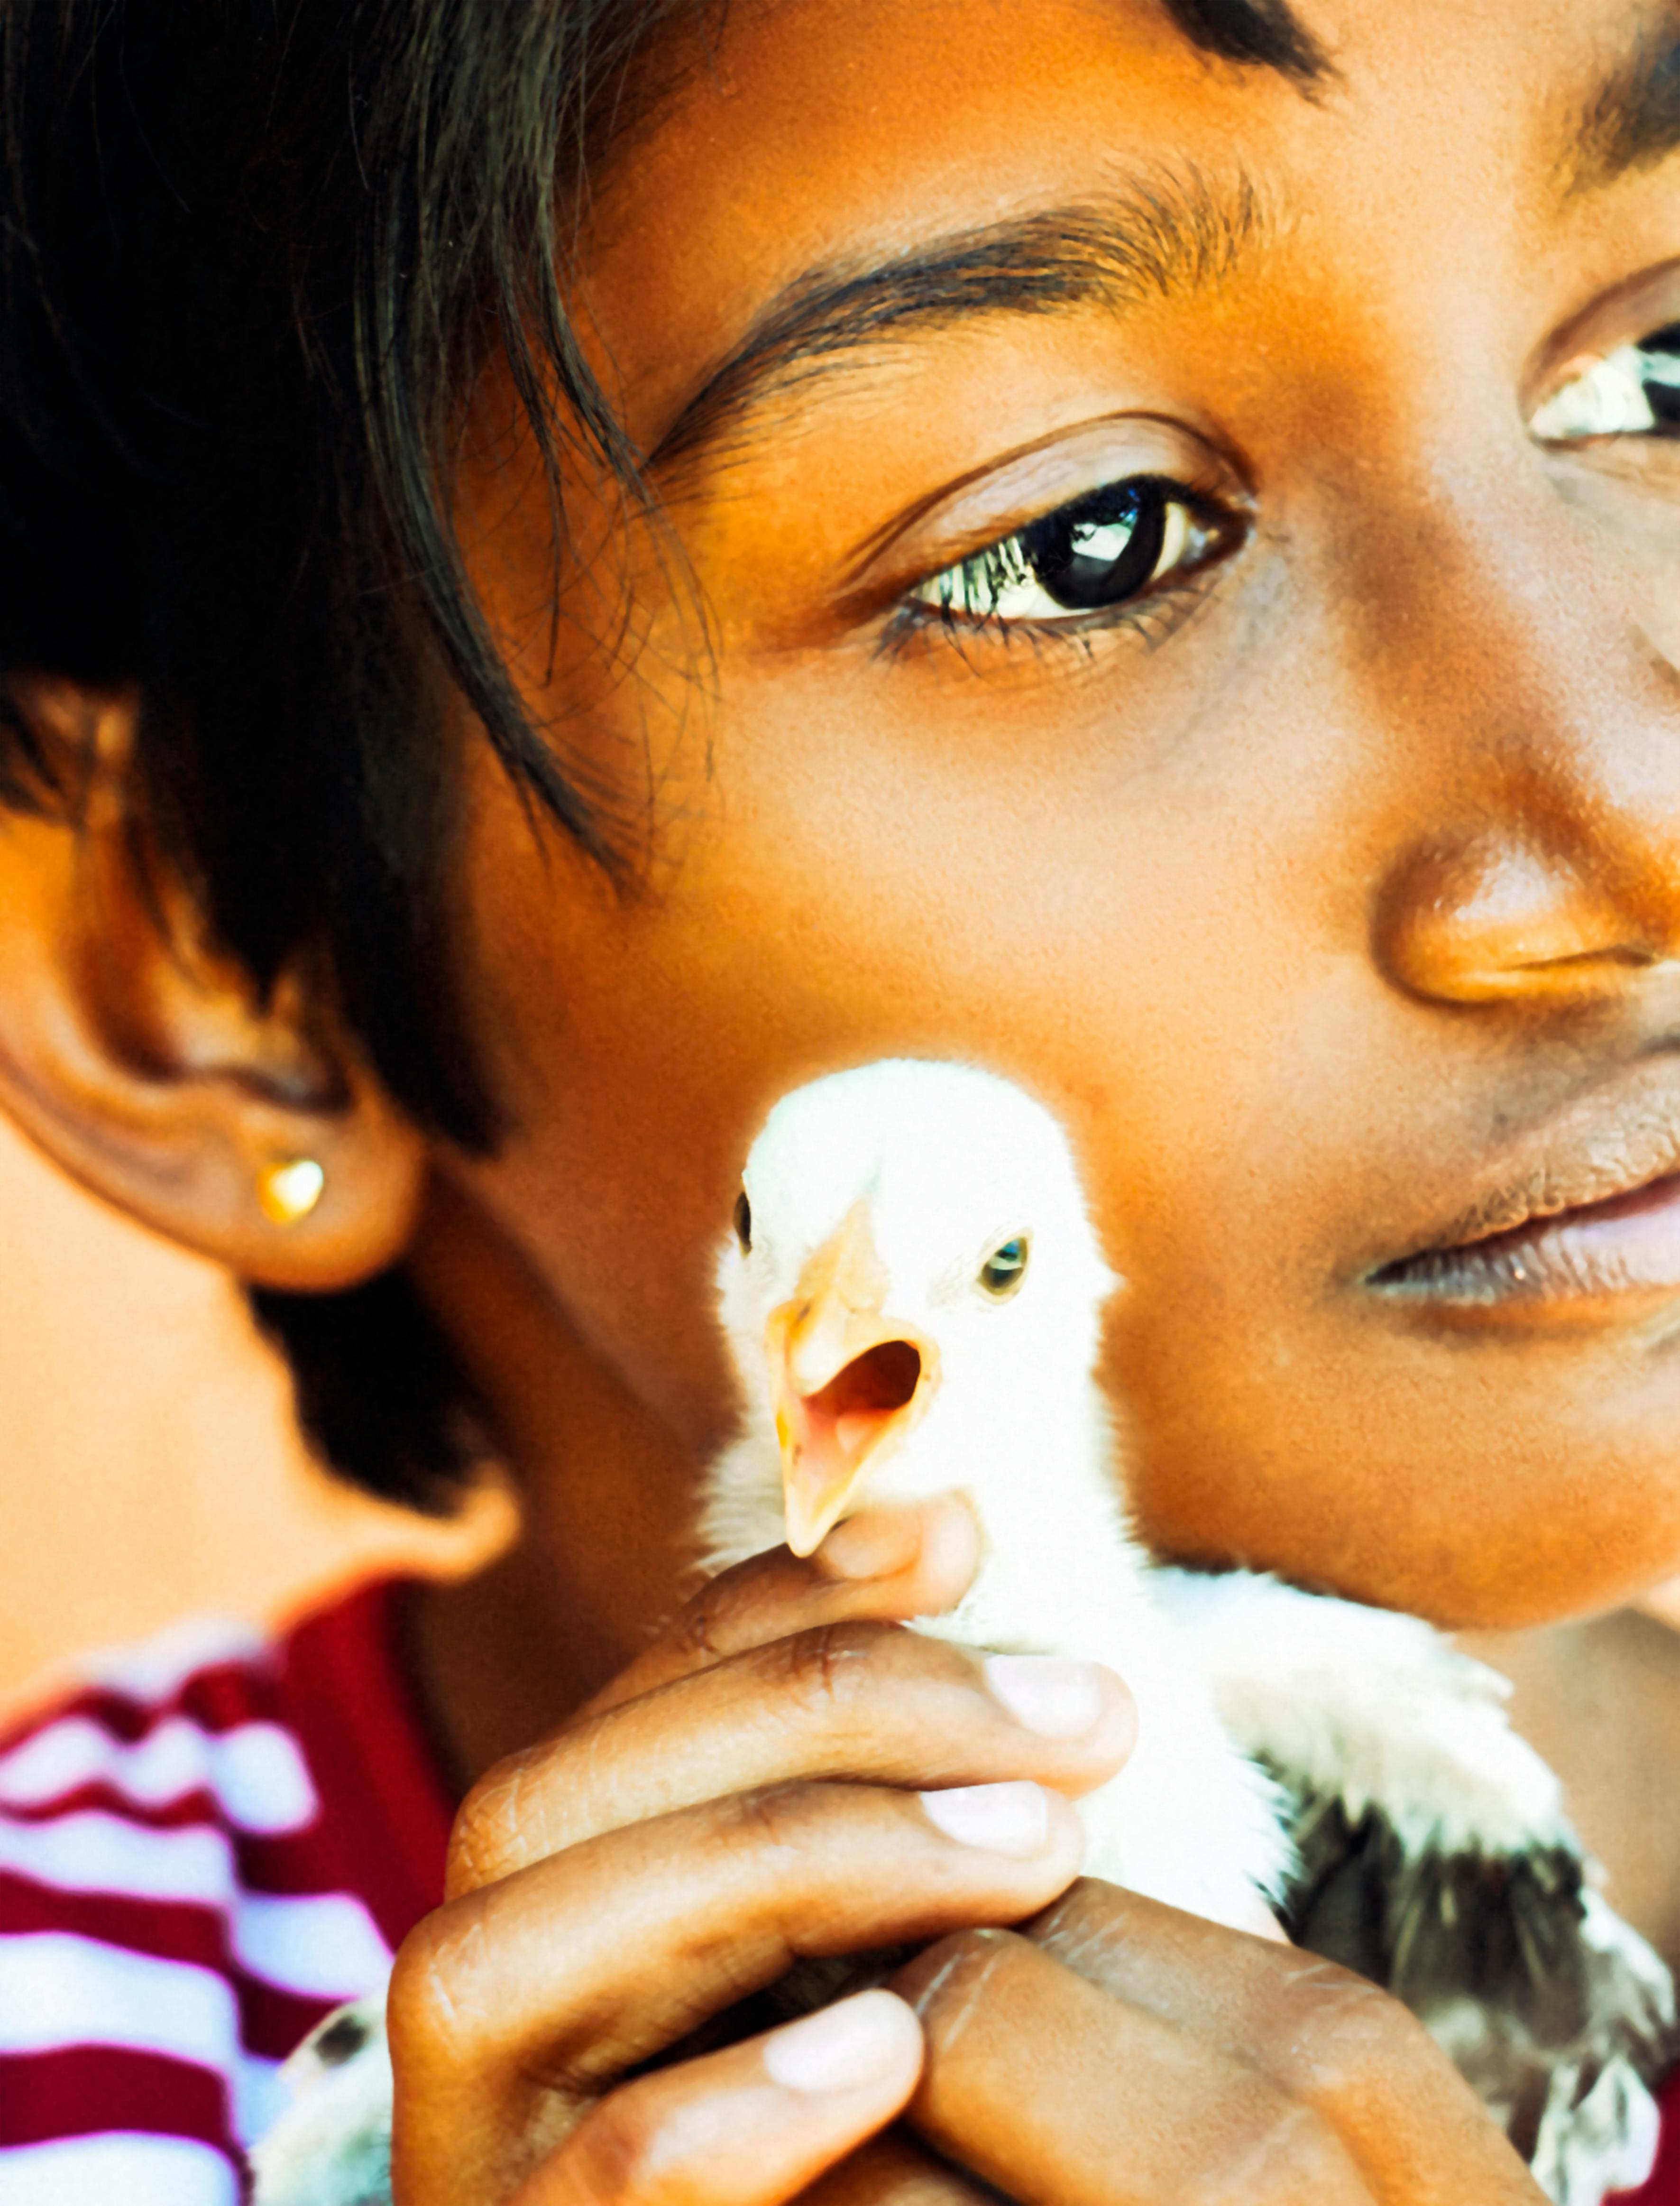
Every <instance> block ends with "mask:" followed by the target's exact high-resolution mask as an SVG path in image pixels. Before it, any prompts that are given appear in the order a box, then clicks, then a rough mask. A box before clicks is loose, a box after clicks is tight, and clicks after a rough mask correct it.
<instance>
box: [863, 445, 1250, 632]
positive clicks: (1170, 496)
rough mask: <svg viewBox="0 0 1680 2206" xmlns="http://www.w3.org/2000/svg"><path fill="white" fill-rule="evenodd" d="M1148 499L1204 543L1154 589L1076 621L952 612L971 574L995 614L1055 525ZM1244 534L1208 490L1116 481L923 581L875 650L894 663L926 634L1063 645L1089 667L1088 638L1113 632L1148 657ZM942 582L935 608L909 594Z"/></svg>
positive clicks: (1154, 480) (1073, 615) (1073, 617)
mask: <svg viewBox="0 0 1680 2206" xmlns="http://www.w3.org/2000/svg"><path fill="white" fill-rule="evenodd" d="M1145 491H1147V492H1154V493H1155V494H1156V495H1157V496H1158V497H1159V498H1160V500H1161V502H1162V505H1163V507H1164V508H1168V509H1171V508H1180V509H1182V510H1183V512H1184V514H1185V516H1187V524H1186V525H1187V527H1188V528H1191V529H1199V530H1200V532H1201V533H1202V534H1203V535H1204V537H1205V538H1206V543H1205V545H1204V546H1202V548H1200V550H1198V551H1195V552H1194V553H1193V554H1192V555H1191V556H1190V557H1188V558H1182V559H1180V560H1178V561H1177V562H1176V563H1175V564H1174V565H1173V566H1172V567H1171V568H1170V569H1167V570H1166V574H1165V575H1164V576H1163V577H1162V579H1161V580H1160V581H1153V580H1151V581H1147V582H1145V583H1144V585H1143V586H1142V587H1141V588H1140V589H1138V590H1137V591H1136V592H1135V593H1134V594H1133V595H1130V596H1129V597H1125V598H1123V599H1119V600H1117V602H1116V603H1114V604H1113V605H1103V606H1097V607H1093V608H1092V609H1091V610H1090V611H1087V612H1083V613H1081V612H1078V611H1069V612H1068V613H1066V614H1064V615H1063V616H1061V617H1057V618H1049V617H1043V616H1040V617H1033V616H1028V615H1016V616H1013V617H1010V616H1006V615H1002V614H999V613H998V612H997V611H982V612H974V611H968V610H967V609H966V608H964V609H959V608H958V607H957V605H956V604H955V603H954V602H953V599H955V598H956V595H957V594H958V593H959V591H961V592H962V593H964V594H966V593H967V592H968V589H970V588H971V587H973V581H972V580H971V577H972V573H973V570H974V569H984V578H983V587H986V588H987V589H988V590H989V592H990V593H991V596H992V600H993V603H994V605H995V602H996V600H997V599H998V597H999V596H1000V595H1001V594H1002V593H1003V591H1004V588H1005V587H1008V586H1010V584H1013V583H1018V582H1020V581H1022V580H1023V579H1024V578H1025V577H1026V576H1027V575H1033V574H1036V572H1037V569H1036V568H1035V567H1034V561H1033V559H1032V557H1031V556H1030V555H1029V554H1028V551H1027V550H1026V548H1025V540H1026V539H1027V538H1028V536H1030V535H1032V534H1035V533H1040V532H1042V531H1044V530H1045V529H1046V528H1049V527H1050V526H1051V524H1052V523H1055V522H1058V521H1059V522H1063V523H1064V525H1066V517H1067V516H1073V515H1075V514H1079V513H1081V511H1085V512H1089V511H1090V510H1092V509H1093V508H1095V507H1098V506H1099V504H1100V502H1101V501H1103V500H1105V499H1106V500H1113V499H1115V498H1117V496H1118V495H1119V494H1123V493H1131V494H1133V495H1134V497H1135V494H1136V493H1138V492H1145ZM1242 533H1243V532H1242V528H1241V524H1240V522H1239V521H1238V519H1237V517H1236V516H1235V515H1233V514H1232V513H1231V511H1230V509H1229V508H1228V507H1226V506H1224V504H1221V503H1220V502H1219V501H1218V499H1217V498H1215V497H1214V496H1213V495H1212V492H1211V491H1209V490H1206V489H1203V488H1201V487H1199V486H1195V485H1193V484H1189V483H1185V482H1181V481H1177V480H1174V479H1173V478H1171V477H1170V476H1165V475H1155V474H1138V475H1124V476H1117V477H1116V478H1115V480H1113V481H1112V482H1110V483H1105V484H1103V485H1101V486H1099V487H1098V489H1096V490H1095V491H1093V492H1086V493H1084V494H1083V495H1082V496H1081V497H1080V498H1072V499H1069V500H1068V501H1067V503H1066V504H1063V505H1060V506H1057V507H1053V508H1052V509H1051V510H1050V512H1048V513H1047V514H1042V515H1040V516H1038V518H1037V519H1036V520H1034V521H1032V522H1027V523H1026V524H1025V525H1024V526H1023V527H1022V528H1016V529H1013V530H1011V531H1010V534H1009V535H1007V536H1003V537H998V538H996V539H994V540H993V541H992V543H990V544H987V545H983V546H980V549H979V550H978V551H971V552H969V553H968V554H967V555H966V556H965V557H963V558H962V559H957V560H953V561H951V562H950V564H949V565H947V566H945V567H943V568H940V569H937V570H936V571H935V572H934V573H933V574H932V575H927V576H926V577H924V578H923V580H921V581H919V582H917V583H916V584H914V586H913V593H907V594H906V595H905V596H904V597H903V599H900V601H899V603H898V605H897V606H896V607H895V608H894V611H893V613H892V615H891V619H890V621H889V622H888V624H887V627H886V629H885V631H884V633H883V635H882V636H881V639H880V645H879V648H880V650H881V652H882V653H884V654H887V655H894V656H896V655H897V654H898V653H901V652H902V651H903V650H904V649H905V648H907V647H909V645H911V644H912V643H914V641H916V640H918V639H919V638H920V637H923V636H926V635H933V636H935V637H936V638H937V639H938V641H941V642H944V643H949V644H950V645H952V646H954V647H956V649H958V650H959V651H962V650H964V649H965V648H968V647H974V646H976V645H985V644H988V643H991V642H994V641H995V642H1000V643H1002V644H1003V645H1004V647H1006V648H1007V647H1010V646H1013V645H1017V644H1023V643H1024V644H1028V645H1030V646H1032V647H1034V648H1040V647H1043V646H1044V645H1046V644H1063V645H1067V646H1069V647H1073V648H1075V649H1076V650H1079V651H1080V652H1081V654H1082V655H1083V656H1085V657H1087V658H1088V657H1089V655H1090V653H1091V652H1092V649H1093V638H1094V637H1095V636H1097V635H1105V634H1111V633H1113V632H1115V631H1121V632H1127V633H1131V634H1134V635H1140V636H1141V637H1143V638H1144V639H1145V640H1146V641H1147V643H1148V645H1149V646H1150V647H1151V648H1153V647H1155V646H1157V645H1159V644H1161V643H1164V642H1165V641H1166V640H1167V638H1168V637H1169V636H1170V635H1173V634H1174V633H1176V631H1177V629H1179V628H1180V627H1181V626H1182V625H1183V622H1184V621H1185V620H1186V619H1188V618H1189V616H1190V615H1191V614H1192V613H1193V612H1194V610H1195V608H1196V605H1198V603H1199V602H1200V599H1202V598H1203V597H1204V596H1205V595H1206V591H1207V588H1208V587H1209V585H1210V582H1211V579H1212V571H1213V569H1216V568H1218V566H1220V565H1221V564H1222V563H1224V560H1225V559H1226V558H1227V557H1229V555H1230V553H1231V552H1232V551H1235V550H1236V548H1237V546H1238V545H1239V544H1240V542H1241V540H1242ZM1158 557H1159V554H1158ZM959 577H960V578H962V581H960V582H959V581H957V580H956V578H959ZM947 578H952V581H951V587H950V588H949V589H947V590H946V592H945V593H944V595H943V596H942V598H941V599H938V600H933V599H929V598H927V597H924V596H920V595H918V594H914V593H920V592H925V591H931V590H932V588H933V587H935V586H936V585H938V584H939V583H941V582H944V581H946V580H947Z"/></svg>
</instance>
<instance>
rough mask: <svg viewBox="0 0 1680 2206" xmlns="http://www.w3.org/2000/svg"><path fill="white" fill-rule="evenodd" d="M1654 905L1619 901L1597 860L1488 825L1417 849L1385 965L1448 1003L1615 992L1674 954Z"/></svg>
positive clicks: (1395, 912)
mask: <svg viewBox="0 0 1680 2206" xmlns="http://www.w3.org/2000/svg"><path fill="white" fill-rule="evenodd" d="M1623 832H1624V839H1627V837H1626V831H1625V828H1624V831H1623ZM1653 855H1654V851H1653ZM1677 871H1680V868H1677ZM1661 885H1662V886H1664V887H1665V888H1672V886H1673V885H1674V884H1673V882H1672V881H1671V880H1668V879H1665V880H1664V882H1663V883H1662V884H1661ZM1654 907H1655V900H1654V899H1652V898H1647V897H1636V896H1633V895H1629V894H1627V893H1626V892H1625V890H1624V891H1623V893H1620V894H1618V893H1617V886H1616V885H1612V883H1611V881H1610V880H1608V879H1606V878H1605V877H1604V875H1603V873H1602V872H1601V871H1600V867H1598V866H1597V865H1596V864H1595V863H1594V854H1592V853H1591V852H1582V854H1581V856H1579V857H1576V858H1571V857H1570V856H1566V855H1565V854H1564V852H1562V851H1560V850H1557V849H1555V848H1547V847H1546V844H1545V842H1544V841H1543V840H1542V839H1541V838H1539V837H1537V836H1536V835H1535V834H1534V832H1533V831H1532V829H1530V830H1529V831H1528V832H1523V831H1522V828H1520V827H1519V828H1517V830H1516V832H1511V831H1510V830H1509V829H1508V830H1505V831H1504V832H1501V831H1500V830H1498V829H1497V828H1492V829H1490V828H1483V829H1481V830H1480V831H1479V832H1471V833H1469V834H1466V835H1463V836H1462V837H1453V838H1449V839H1446V840H1444V841H1436V842H1434V843H1433V844H1429V845H1427V846H1426V847H1425V848H1423V849H1422V850H1415V851H1413V852H1411V853H1409V855H1408V858H1407V860H1406V861H1405V862H1403V864H1401V865H1400V866H1398V867H1396V868H1395V870H1394V871H1393V872H1392V873H1391V875H1390V877H1389V879H1388V881H1387V882H1386V883H1385V888H1384V893H1383V896H1382V897H1381V898H1380V900H1379V920H1378V928H1377V933H1378V940H1379V951H1380V962H1381V963H1383V964H1384V965H1385V967H1386V969H1387V970H1388V972H1389V974H1390V975H1391V978H1392V979H1394V980H1395V981H1397V982H1399V984H1400V985H1401V986H1402V987H1404V988H1405V989H1406V990H1407V991H1408V992H1409V993H1411V994H1413V995H1415V996H1421V997H1424V998H1432V999H1435V1000H1436V1001H1438V1002H1441V1003H1451V1004H1497V1003H1502V1002H1514V1001H1516V1000H1518V999H1530V1000H1546V999H1553V1000H1559V1001H1561V1000H1562V999H1565V998H1572V999H1584V998H1594V997H1604V996H1607V995H1614V994H1617V993H1621V992H1623V991H1625V990H1627V989H1629V988H1630V987H1637V986H1638V985H1639V984H1640V982H1641V977H1642V976H1643V975H1646V974H1647V973H1648V972H1649V971H1650V969H1652V968H1653V967H1654V966H1657V965H1661V964H1665V963H1668V962H1669V960H1670V959H1671V956H1672V954H1673V951H1672V942H1671V936H1672V933H1673V929H1672V927H1671V924H1670V923H1669V921H1668V918H1667V915H1666V914H1665V913H1664V912H1662V911H1660V910H1659V909H1655V908H1654Z"/></svg>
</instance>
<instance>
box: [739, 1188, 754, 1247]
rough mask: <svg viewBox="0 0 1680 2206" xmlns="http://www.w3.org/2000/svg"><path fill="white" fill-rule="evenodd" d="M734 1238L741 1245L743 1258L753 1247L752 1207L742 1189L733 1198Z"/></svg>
mask: <svg viewBox="0 0 1680 2206" xmlns="http://www.w3.org/2000/svg"><path fill="white" fill-rule="evenodd" d="M735 1237H736V1240H737V1241H738V1242H739V1243H741V1253H742V1255H743V1256H744V1255H746V1254H747V1251H748V1249H750V1248H751V1247H752V1245H753V1206H752V1204H751V1203H750V1202H748V1200H747V1190H746V1189H745V1188H744V1187H743V1188H742V1190H741V1192H740V1194H739V1195H736V1198H735Z"/></svg>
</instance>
